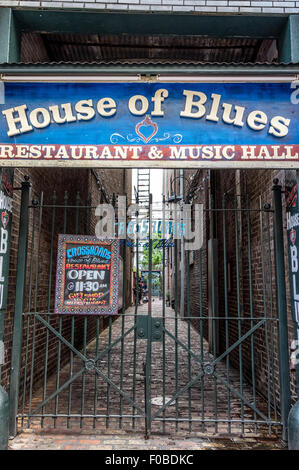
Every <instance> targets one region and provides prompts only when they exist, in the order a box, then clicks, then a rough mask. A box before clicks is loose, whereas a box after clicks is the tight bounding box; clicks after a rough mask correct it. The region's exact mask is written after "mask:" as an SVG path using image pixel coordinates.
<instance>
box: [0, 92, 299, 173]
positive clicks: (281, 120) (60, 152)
mask: <svg viewBox="0 0 299 470" xmlns="http://www.w3.org/2000/svg"><path fill="white" fill-rule="evenodd" d="M294 92H296V90H295V91H294V89H292V88H291V85H290V83H219V84H217V83H216V84H215V83H189V84H182V83H170V84H161V83H160V84H158V83H137V84H136V83H6V84H5V94H4V104H1V105H0V164H1V165H4V166H9V165H10V166H23V167H24V166H30V165H33V166H38V165H43V166H59V165H61V166H68V165H69V166H84V167H87V166H95V167H99V166H101V167H105V166H110V167H111V166H114V167H120V166H128V167H130V166H131V167H134V166H135V167H138V166H144V165H146V166H148V167H157V166H159V165H160V166H170V167H175V166H178V167H181V168H183V167H185V166H189V165H190V164H192V165H193V166H206V167H211V166H212V167H244V168H246V167H247V168H250V167H253V166H254V167H280V168H283V167H288V168H290V167H298V163H299V119H298V116H299V106H298V105H297V104H295V103H294V100H292V99H291V96H292V94H294Z"/></svg>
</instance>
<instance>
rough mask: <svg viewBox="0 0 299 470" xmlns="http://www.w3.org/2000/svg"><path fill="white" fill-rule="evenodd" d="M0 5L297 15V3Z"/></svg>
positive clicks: (9, 0) (3, 1) (48, 0)
mask: <svg viewBox="0 0 299 470" xmlns="http://www.w3.org/2000/svg"><path fill="white" fill-rule="evenodd" d="M0 6H3V7H24V8H55V9H60V8H63V9H66V8H72V9H74V8H78V9H86V10H91V9H93V10H95V9H96V10H107V11H115V10H119V11H138V12H147V11H152V12H177V13H201V12H204V13H245V14H246V13H253V14H256V13H261V14H264V13H268V14H284V13H285V14H290V13H291V14H292V13H293V14H294V13H295V14H296V13H297V14H298V13H299V2H298V1H290V0H280V1H279V0H277V1H275V0H273V1H267V0H265V1H264V0H240V1H236V0H106V1H105V0H86V1H82V0H78V1H77V0H76V1H74V0H70V1H57V0H45V1H43V0H41V1H32V0H0Z"/></svg>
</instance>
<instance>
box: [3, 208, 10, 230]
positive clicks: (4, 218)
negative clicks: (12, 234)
mask: <svg viewBox="0 0 299 470" xmlns="http://www.w3.org/2000/svg"><path fill="white" fill-rule="evenodd" d="M1 218H2V224H3V227H4V228H6V227H7V225H8V222H9V214H8V213H7V212H6V211H4V212H2V215H1Z"/></svg>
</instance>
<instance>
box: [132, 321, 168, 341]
mask: <svg viewBox="0 0 299 470" xmlns="http://www.w3.org/2000/svg"><path fill="white" fill-rule="evenodd" d="M136 327H137V339H150V340H151V341H162V338H163V318H160V317H148V315H137V323H136ZM149 330H150V331H149Z"/></svg>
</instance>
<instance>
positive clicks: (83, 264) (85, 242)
mask: <svg viewBox="0 0 299 470" xmlns="http://www.w3.org/2000/svg"><path fill="white" fill-rule="evenodd" d="M118 288H119V240H99V239H98V238H97V237H93V236H84V235H59V239H58V254H57V274H56V295H55V313H62V314H84V315H89V314H93V315H115V314H117V312H118V303H119V302H118Z"/></svg>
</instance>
